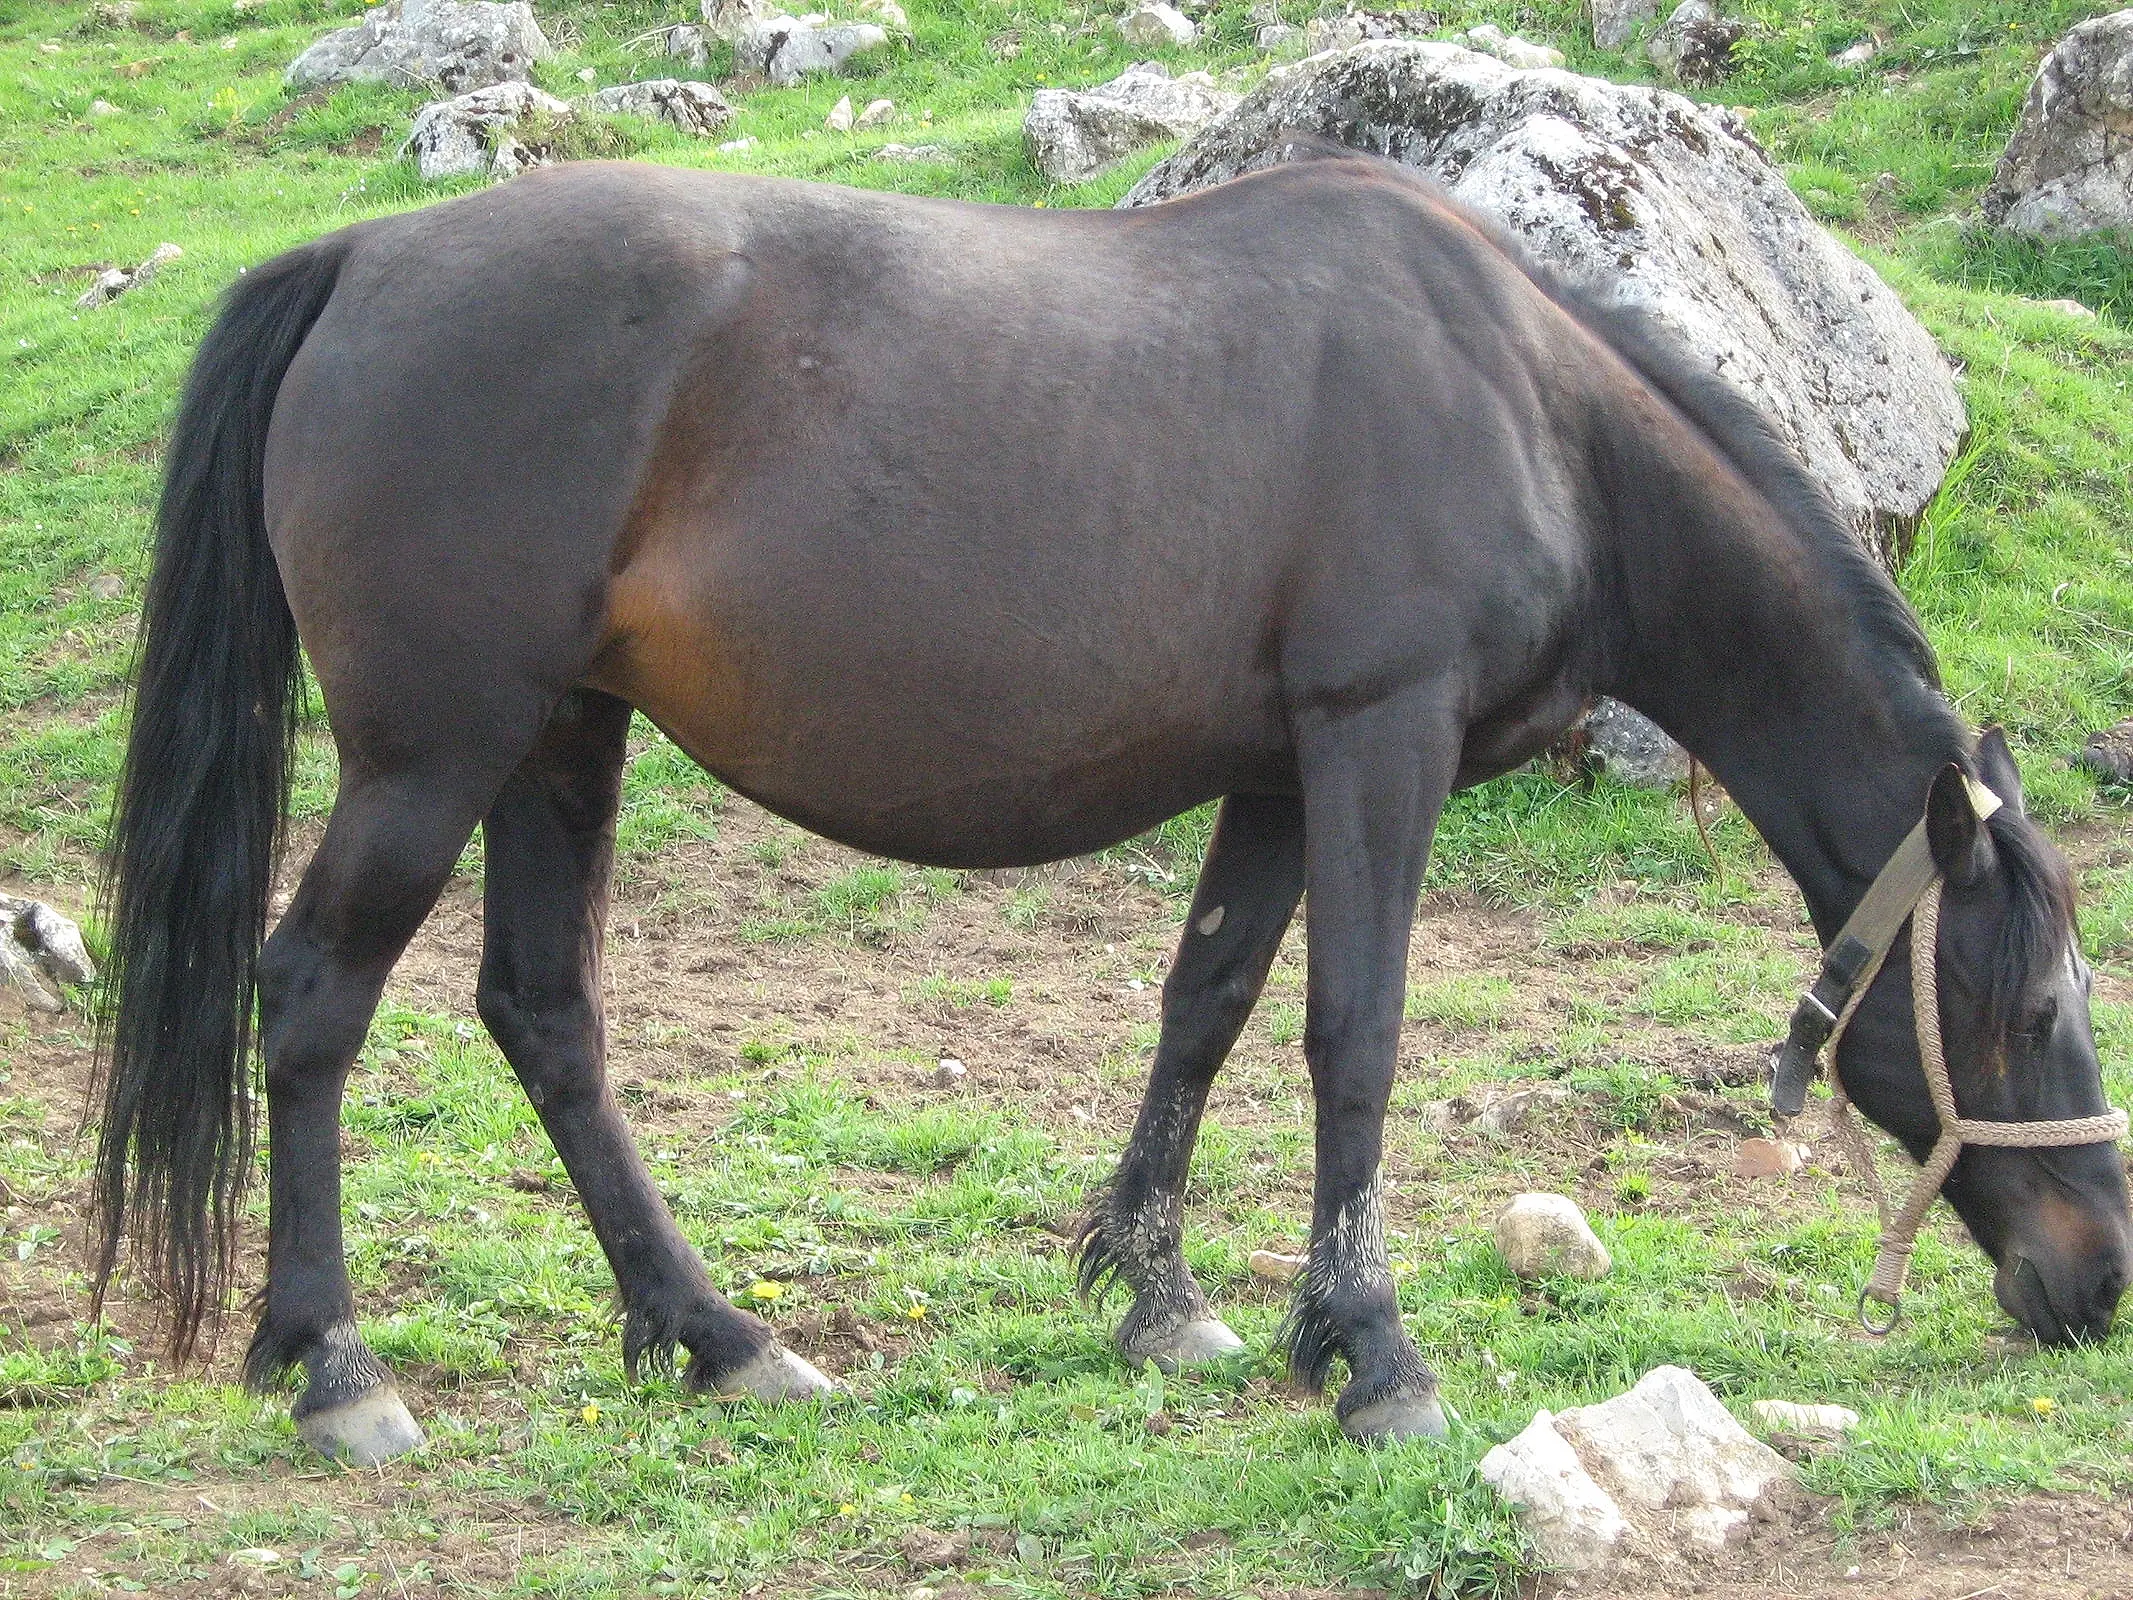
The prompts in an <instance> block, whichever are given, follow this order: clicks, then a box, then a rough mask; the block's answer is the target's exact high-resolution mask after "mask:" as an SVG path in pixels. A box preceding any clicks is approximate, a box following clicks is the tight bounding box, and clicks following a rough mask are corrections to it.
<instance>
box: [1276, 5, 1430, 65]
mask: <svg viewBox="0 0 2133 1600" xmlns="http://www.w3.org/2000/svg"><path fill="white" fill-rule="evenodd" d="M1436 26H1437V17H1436V14H1435V13H1434V12H1429V11H1366V10H1364V9H1362V8H1361V7H1358V6H1350V7H1349V8H1348V9H1347V10H1346V11H1344V12H1342V13H1341V14H1340V15H1339V16H1337V17H1313V18H1312V19H1311V20H1310V21H1309V22H1307V23H1305V24H1304V49H1305V50H1307V51H1309V52H1310V53H1311V54H1312V55H1322V54H1324V53H1325V52H1326V51H1328V50H1347V49H1352V48H1353V47H1354V46H1356V45H1359V44H1363V43H1365V42H1367V41H1369V40H1372V39H1413V38H1417V37H1419V36H1421V35H1423V34H1426V33H1429V32H1431V31H1432V30H1434V29H1435V28H1436Z"/></svg>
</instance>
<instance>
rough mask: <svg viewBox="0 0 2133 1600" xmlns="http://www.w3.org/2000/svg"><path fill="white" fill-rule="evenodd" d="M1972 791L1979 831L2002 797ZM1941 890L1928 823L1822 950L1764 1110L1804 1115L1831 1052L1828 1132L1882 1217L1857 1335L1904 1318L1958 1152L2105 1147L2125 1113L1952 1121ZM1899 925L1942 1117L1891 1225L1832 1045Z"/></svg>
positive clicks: (1930, 1083) (1931, 1087)
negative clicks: (1915, 1260) (1919, 1253)
mask: <svg viewBox="0 0 2133 1600" xmlns="http://www.w3.org/2000/svg"><path fill="white" fill-rule="evenodd" d="M1969 791H1970V803H1971V805H1972V806H1973V807H1974V808H1975V809H1976V811H1977V815H1978V820H1979V821H1980V822H1982V821H1984V820H1985V819H1986V818H1988V817H1990V816H1991V815H1992V814H1993V813H1994V812H1995V811H1997V810H1999V809H2000V800H1999V796H1997V795H1995V794H1994V793H1993V792H1992V791H1991V790H1989V789H1987V788H1985V787H1984V785H1982V784H1980V783H1977V782H1975V781H1972V782H1970V784H1969ZM1940 891H1941V874H1940V871H1939V869H1938V868H1937V867H1936V866H1935V865H1934V864H1933V852H1932V848H1931V847H1930V845H1929V844H1928V843H1927V841H1926V825H1925V822H1924V820H1923V819H1921V820H1920V821H1919V823H1918V825H1917V826H1916V827H1914V828H1912V830H1911V831H1910V833H1908V834H1907V835H1905V837H1904V841H1903V843H1902V844H1900V845H1898V846H1897V847H1896V853H1895V854H1894V855H1893V856H1891V857H1890V858H1889V862H1888V865H1887V866H1885V867H1883V868H1882V869H1881V875H1880V876H1879V877H1877V878H1876V879H1875V880H1874V882H1873V884H1872V886H1871V887H1870V888H1868V890H1867V891H1866V896H1865V898H1864V899H1862V900H1861V901H1860V902H1859V906H1858V909H1857V910H1855V911H1853V912H1852V914H1851V916H1850V918H1849V919H1847V920H1846V922H1845V924H1844V927H1843V929H1842V930H1841V931H1840V932H1839V933H1838V934H1837V937H1836V938H1835V939H1833V940H1831V941H1830V944H1829V948H1828V949H1827V950H1825V951H1824V952H1823V954H1822V970H1821V972H1820V973H1819V974H1818V975H1817V976H1816V978H1815V983H1814V987H1813V988H1811V989H1809V990H1808V991H1807V993H1806V994H1804V995H1802V996H1801V997H1800V1003H1799V1005H1798V1006H1797V1007H1796V1008H1794V1010H1793V1013H1792V1027H1791V1031H1790V1032H1789V1033H1788V1034H1787V1035H1786V1038H1785V1042H1784V1043H1783V1044H1782V1045H1780V1046H1779V1047H1778V1050H1777V1054H1776V1055H1775V1056H1774V1057H1773V1058H1772V1061H1771V1080H1770V1109H1771V1111H1772V1112H1773V1113H1774V1114H1775V1115H1777V1116H1779V1117H1784V1118H1791V1117H1796V1116H1798V1115H1799V1114H1800V1113H1801V1111H1802V1110H1804V1109H1805V1107H1806V1104H1807V1085H1808V1084H1809V1082H1811V1081H1812V1080H1813V1078H1814V1075H1815V1067H1816V1061H1817V1058H1818V1057H1819V1056H1820V1055H1821V1054H1822V1052H1823V1051H1824V1050H1825V1049H1826V1050H1827V1051H1828V1052H1829V1063H1830V1068H1829V1083H1830V1131H1831V1132H1832V1133H1833V1134H1834V1135H1835V1136H1836V1138H1837V1141H1838V1143H1839V1144H1841V1145H1842V1146H1843V1147H1844V1154H1845V1157H1846V1159H1847V1160H1849V1161H1850V1162H1851V1164H1852V1166H1853V1168H1854V1169H1855V1170H1857V1171H1858V1172H1859V1173H1861V1174H1862V1175H1863V1176H1864V1177H1865V1179H1866V1182H1867V1185H1868V1187H1869V1188H1871V1189H1872V1191H1873V1195H1874V1209H1875V1210H1876V1211H1877V1212H1878V1213H1879V1214H1880V1218H1881V1248H1880V1251H1879V1253H1878V1254H1877V1255H1876V1256H1875V1258H1874V1272H1873V1276H1872V1277H1870V1278H1869V1279H1867V1284H1866V1287H1865V1288H1864V1289H1862V1290H1860V1291H1859V1323H1860V1326H1862V1327H1863V1328H1865V1329H1866V1330H1867V1332H1869V1333H1872V1334H1877V1335H1879V1334H1886V1333H1888V1332H1890V1331H1891V1330H1893V1329H1894V1328H1895V1326H1896V1324H1897V1323H1898V1322H1899V1321H1901V1320H1902V1318H1903V1280H1904V1275H1905V1274H1906V1273H1907V1272H1908V1271H1909V1270H1910V1265H1911V1251H1912V1250H1913V1249H1914V1248H1915V1247H1916V1245H1917V1243H1918V1228H1919V1224H1920V1223H1922V1222H1923V1221H1924V1220H1925V1215H1926V1212H1927V1210H1928V1209H1929V1208H1930V1207H1931V1206H1932V1204H1933V1197H1934V1196H1935V1195H1937V1194H1939V1193H1940V1188H1941V1185H1942V1184H1943V1183H1945V1182H1946V1181H1947V1178H1948V1174H1949V1172H1950V1171H1952V1170H1953V1169H1954V1167H1955V1162H1956V1158H1957V1157H1958V1156H1960V1155H1961V1154H1962V1153H1963V1146H1964V1145H1966V1144H1976V1145H1999V1146H2003V1147H2012V1148H2015V1149H2029V1150H2046V1149H2055V1148H2058V1147H2061V1146H2065V1145H2080V1144H2108V1143H2113V1142H2115V1141H2117V1140H2119V1139H2122V1138H2124V1137H2125V1133H2126V1114H2125V1113H2124V1112H2123V1111H2110V1112H2107V1113H2105V1114H2104V1115H2102V1116H2100V1117H2067V1118H2061V1119H2057V1120H2045V1121H2038V1122H1981V1121H1977V1120H1975V1119H1973V1118H1969V1117H1965V1116H1962V1115H1960V1114H1959V1113H1958V1112H1957V1111H1956V1107H1955V1090H1954V1088H1953V1086H1952V1085H1951V1084H1950V1083H1949V1080H1948V1058H1947V1055H1946V1053H1945V1052H1944V1051H1943V1050H1942V1048H1941V1038H1940V989H1939V981H1938V977H1937V973H1936V953H1937V951H1938V948H1939V932H1940ZM1907 918H1908V919H1909V921H1910V924H1911V1010H1912V1013H1913V1015H1914V1017H1915V1018H1916V1021H1917V1027H1918V1059H1919V1063H1920V1065H1922V1066H1923V1067H1924V1069H1925V1074H1926V1093H1927V1094H1928V1095H1930V1096H1931V1097H1932V1099H1933V1113H1934V1115H1935V1116H1936V1117H1938V1118H1939V1119H1940V1137H1939V1138H1938V1139H1936V1140H1935V1141H1934V1143H1933V1149H1932V1152H1931V1153H1930V1154H1929V1155H1928V1156H1927V1157H1926V1159H1925V1163H1924V1165H1923V1166H1921V1167H1920V1168H1919V1171H1918V1176H1917V1177H1916V1178H1915V1179H1913V1180H1912V1183H1911V1192H1910V1194H1909V1195H1907V1196H1906V1197H1905V1198H1904V1202H1903V1206H1902V1208H1901V1209H1900V1210H1899V1211H1897V1212H1896V1214H1895V1216H1894V1217H1891V1216H1890V1214H1889V1206H1888V1198H1887V1196H1886V1195H1884V1194H1883V1193H1882V1189H1881V1176H1880V1173H1879V1171H1878V1170H1877V1169H1876V1167H1875V1165H1874V1155H1873V1151H1872V1150H1871V1149H1870V1148H1869V1147H1868V1145H1867V1142H1866V1138H1865V1136H1864V1134H1863V1133H1862V1132H1861V1131H1860V1128H1859V1124H1858V1121H1857V1119H1855V1118H1854V1117H1853V1115H1852V1105H1851V1097H1850V1096H1849V1095H1847V1094H1846V1093H1845V1092H1844V1085H1843V1082H1842V1081H1841V1080H1840V1079H1839V1077H1838V1075H1837V1046H1838V1044H1839V1043H1841V1042H1842V1040H1843V1038H1844V1030H1845V1028H1846V1027H1847V1026H1849V1025H1850V1023H1851V1020H1852V1013H1854V1012H1855V1011H1857V1010H1858V1009H1859V1003H1860V1001H1862V1000H1864V999H1865V998H1866V993H1867V991H1868V990H1869V989H1871V988H1872V987H1873V986H1874V979H1875V978H1876V977H1877V976H1879V974H1880V972H1881V964H1882V962H1883V961H1884V960H1886V959H1887V957H1888V953H1889V951H1890V949H1891V948H1892V947H1893V946H1894V945H1895V943H1896V937H1897V935H1898V934H1899V933H1900V932H1901V931H1902V929H1903V924H1904V921H1905V919H1907ZM1869 1302H1872V1303H1873V1304H1875V1305H1878V1306H1880V1307H1882V1308H1883V1312H1882V1313H1876V1312H1873V1311H1870V1310H1868V1303H1869Z"/></svg>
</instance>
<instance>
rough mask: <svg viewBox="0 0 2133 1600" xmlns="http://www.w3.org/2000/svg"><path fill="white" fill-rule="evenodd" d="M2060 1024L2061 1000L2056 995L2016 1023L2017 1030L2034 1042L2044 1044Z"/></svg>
mask: <svg viewBox="0 0 2133 1600" xmlns="http://www.w3.org/2000/svg"><path fill="white" fill-rule="evenodd" d="M2058 1025H2059V1002H2058V1000H2057V998H2056V997H2053V998H2048V999H2046V1000H2045V1001H2044V1002H2043V1004H2041V1005H2039V1006H2038V1007H2037V1008H2036V1010H2034V1011H2032V1012H2030V1013H2029V1014H2028V1015H2027V1016H2025V1017H2023V1018H2022V1020H2021V1021H2020V1022H2019V1023H2018V1024H2016V1026H2015V1032H2016V1033H2018V1034H2020V1035H2021V1036H2022V1037H2023V1038H2025V1039H2028V1040H2030V1041H2031V1042H2032V1043H2036V1044H2042V1043H2043V1042H2044V1041H2045V1040H2047V1039H2049V1038H2050V1037H2051V1036H2052V1030H2053V1029H2054V1028H2056V1027H2057V1026H2058Z"/></svg>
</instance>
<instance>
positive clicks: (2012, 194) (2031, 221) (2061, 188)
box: [1982, 10, 2133, 239]
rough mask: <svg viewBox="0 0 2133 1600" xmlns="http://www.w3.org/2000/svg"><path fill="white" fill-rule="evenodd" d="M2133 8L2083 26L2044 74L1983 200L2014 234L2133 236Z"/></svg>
mask: <svg viewBox="0 0 2133 1600" xmlns="http://www.w3.org/2000/svg"><path fill="white" fill-rule="evenodd" d="M2129 127H2133V10H2127V11H2116V12H2113V13H2112V14H2111V15H2109V16H2107V17H2097V18H2095V19H2093V20H2092V21H2089V22H2084V23H2082V24H2081V25H2080V26H2079V27H2077V28H2074V29H2073V30H2072V31H2071V32H2069V33H2068V34H2067V35H2066V37H2065V38H2063V39H2061V40H2060V41H2059V42H2058V44H2056V45H2055V46H2053V47H2052V51H2051V53H2050V54H2049V55H2047V56H2046V57H2045V58H2044V64H2043V65H2042V66H2041V67H2039V68H2038V69H2037V76H2036V78H2035V80H2034V81H2033V82H2032V83H2031V84H2030V86H2029V97H2028V99H2027V100H2025V101H2024V102H2023V105H2022V120H2021V122H2020V123H2019V124H2017V126H2016V128H2015V131H2014V137H2013V138H2012V139H2010V140H2008V142H2007V149H2006V151H2005V152H2004V153H2003V154H2002V155H2001V156H2000V164H1999V167H1998V169H1997V170H1996V171H1995V172H1994V173H1993V175H1992V183H1991V186H1990V187H1989V188H1987V189H1986V190H1985V196H1984V200H1983V202H1982V205H1983V208H1984V212H1985V220H1986V221H1988V222H1990V223H1992V224H1993V225H1994V226H1995V227H1998V228H2004V229H2005V230H2006V231H2007V232H2009V233H2018V234H2026V235H2029V236H2031V237H2034V238H2039V239H2074V238H2080V237H2082V236H2083V235H2086V234H2092V233H2111V232H2123V231H2127V230H2133V139H2129V138H2128V137H2127V130H2128V128H2129Z"/></svg>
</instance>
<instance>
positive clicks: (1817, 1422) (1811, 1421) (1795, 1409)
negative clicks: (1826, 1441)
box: [1748, 1400, 1859, 1435]
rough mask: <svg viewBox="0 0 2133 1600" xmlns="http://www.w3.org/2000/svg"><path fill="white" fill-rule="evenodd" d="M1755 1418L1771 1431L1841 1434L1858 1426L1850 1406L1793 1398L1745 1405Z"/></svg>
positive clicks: (1856, 1418)
mask: <svg viewBox="0 0 2133 1600" xmlns="http://www.w3.org/2000/svg"><path fill="white" fill-rule="evenodd" d="M1748 1409H1749V1411H1750V1412H1752V1413H1753V1414H1754V1416H1755V1420H1756V1421H1757V1422H1760V1423H1761V1424H1762V1425H1763V1426H1764V1427H1766V1428H1768V1429H1770V1430H1771V1431H1772V1432H1774V1433H1808V1434H1813V1433H1826V1434H1836V1435H1843V1434H1847V1433H1850V1432H1851V1431H1852V1429H1854V1428H1856V1427H1858V1426H1859V1413H1858V1412H1856V1411H1854V1410H1852V1409H1851V1408H1850V1407H1849V1406H1824V1405H1802V1404H1800V1403H1799V1402H1798V1401H1794V1400H1758V1401H1756V1402H1755V1403H1754V1404H1752V1405H1750V1406H1749V1407H1748Z"/></svg>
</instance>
